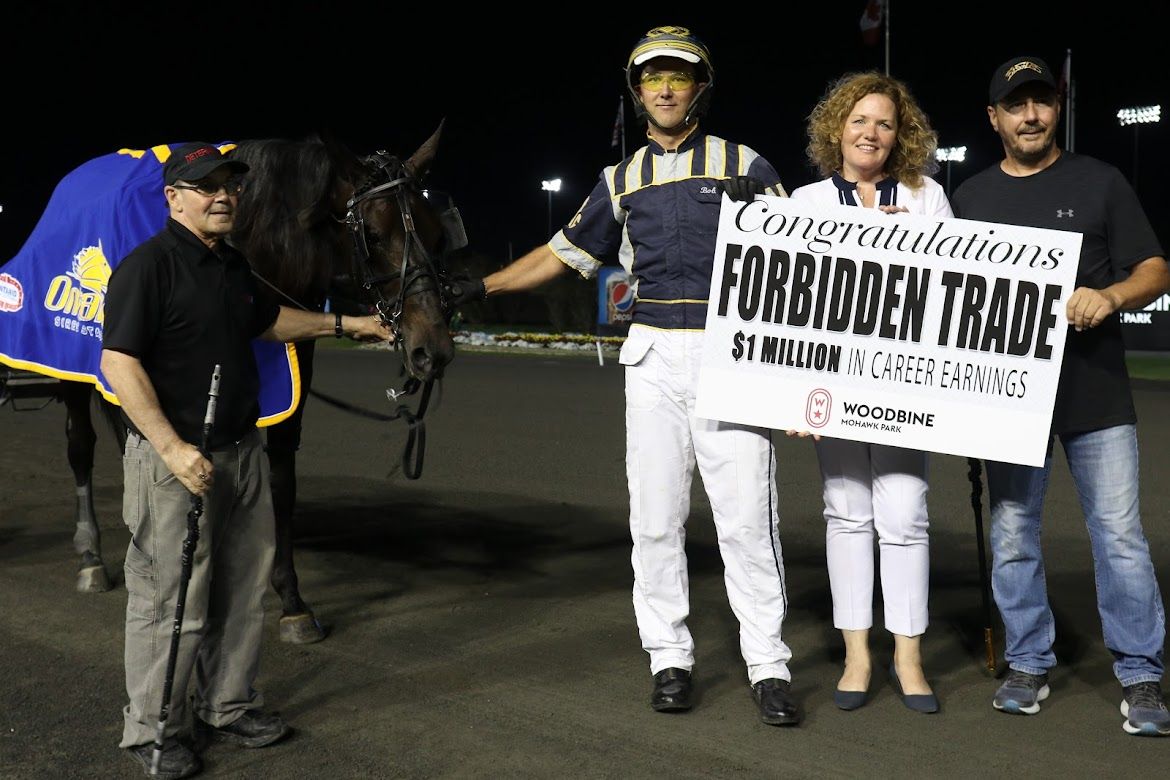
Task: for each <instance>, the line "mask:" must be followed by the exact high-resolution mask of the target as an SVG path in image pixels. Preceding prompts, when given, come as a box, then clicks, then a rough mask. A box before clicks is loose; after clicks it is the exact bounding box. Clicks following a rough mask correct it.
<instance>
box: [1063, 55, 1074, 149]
mask: <svg viewBox="0 0 1170 780" xmlns="http://www.w3.org/2000/svg"><path fill="white" fill-rule="evenodd" d="M1066 62H1067V63H1068V80H1067V82H1066V83H1065V87H1064V89H1065V95H1064V110H1065V114H1067V116H1068V118H1067V119H1066V120H1065V122H1064V148H1065V150H1066V151H1070V152H1074V151H1076V148H1075V147H1076V145H1077V129H1076V110H1077V102H1076V96H1075V92H1076V87H1075V86H1074V82H1073V77H1072V49H1069V50H1068V54H1067V59H1066Z"/></svg>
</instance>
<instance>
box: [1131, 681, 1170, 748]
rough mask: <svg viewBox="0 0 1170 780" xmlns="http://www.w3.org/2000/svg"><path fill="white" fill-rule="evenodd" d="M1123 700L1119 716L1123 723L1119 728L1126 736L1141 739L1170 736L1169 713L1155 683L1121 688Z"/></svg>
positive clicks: (1141, 683) (1135, 684) (1159, 688)
mask: <svg viewBox="0 0 1170 780" xmlns="http://www.w3.org/2000/svg"><path fill="white" fill-rule="evenodd" d="M1122 691H1124V692H1125V698H1124V699H1122V700H1121V714H1122V715H1124V716H1125V722H1124V723H1122V724H1121V727H1122V728H1123V729H1125V731H1126V733H1127V734H1138V735H1140V736H1143V737H1165V736H1170V711H1167V710H1166V702H1165V701H1164V700H1163V699H1162V687H1161V686H1160V685H1158V683H1156V682H1140V683H1134V684H1133V685H1127V686H1125V687H1124V688H1122Z"/></svg>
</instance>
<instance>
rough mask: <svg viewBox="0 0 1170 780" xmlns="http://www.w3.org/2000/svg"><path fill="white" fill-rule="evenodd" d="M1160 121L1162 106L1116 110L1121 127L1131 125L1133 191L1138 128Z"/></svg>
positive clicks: (1135, 183) (1134, 186) (1136, 167)
mask: <svg viewBox="0 0 1170 780" xmlns="http://www.w3.org/2000/svg"><path fill="white" fill-rule="evenodd" d="M1161 121H1162V107H1161V106H1160V105H1159V106H1134V107H1133V108H1122V109H1120V110H1119V111H1118V112H1117V123H1118V124H1119V125H1121V126H1122V127H1126V126H1128V125H1133V178H1131V179H1130V183H1131V184H1133V188H1134V191H1135V192H1136V191H1137V181H1138V128H1139V127H1141V126H1142V125H1150V124H1154V123H1155V122H1161Z"/></svg>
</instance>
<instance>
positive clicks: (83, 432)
mask: <svg viewBox="0 0 1170 780" xmlns="http://www.w3.org/2000/svg"><path fill="white" fill-rule="evenodd" d="M61 388H62V398H63V399H64V401H65V435H66V438H67V440H68V457H69V467H70V468H71V469H72V470H73V481H74V484H75V486H76V490H77V503H76V507H75V511H74V521H75V523H76V528H75V530H74V532H73V549H74V550H76V551H77V553H78V554H79V555H80V556H81V564H80V566H79V567H78V570H77V590H79V591H81V592H82V593H102V592H104V591H107V590H109V589H110V588H111V587H113V586H112V585H111V584H110V578H109V575H107V574H106V567H105V564H104V563H103V562H102V534H101V531H100V530H99V529H98V524H97V514H96V513H95V512H94V508H93V454H94V447H95V445H96V444H97V434H96V433H95V432H94V429H93V419H92V417H91V416H90V408H89V404H90V397H91V396H92V394H93V388H92V387H91V386H90V385H88V384H85V383H83V382H70V381H63V382H62V383H61Z"/></svg>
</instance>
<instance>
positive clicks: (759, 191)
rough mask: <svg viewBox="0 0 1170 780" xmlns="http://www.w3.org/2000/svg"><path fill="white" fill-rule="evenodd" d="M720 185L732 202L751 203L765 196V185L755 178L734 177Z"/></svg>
mask: <svg viewBox="0 0 1170 780" xmlns="http://www.w3.org/2000/svg"><path fill="white" fill-rule="evenodd" d="M719 184H720V186H721V187H722V188H723V191H724V192H725V193H727V197H729V198H731V199H732V200H738V201H751V200H755V198H756V196H757V195H763V194H764V183H763V182H762V181H760V180H759V179H757V178H756V177H754V176H732V177H731V178H729V179H724V180H722V181H721V182H719Z"/></svg>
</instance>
